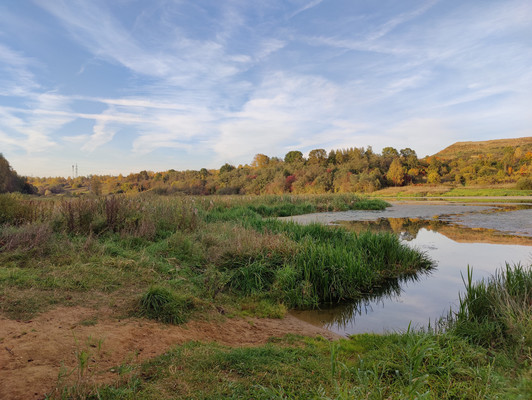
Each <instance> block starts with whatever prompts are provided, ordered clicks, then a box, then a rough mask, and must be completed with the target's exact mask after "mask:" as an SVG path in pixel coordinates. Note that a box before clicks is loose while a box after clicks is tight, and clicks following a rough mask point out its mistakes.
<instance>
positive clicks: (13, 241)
mask: <svg viewBox="0 0 532 400" xmlns="http://www.w3.org/2000/svg"><path fill="white" fill-rule="evenodd" d="M0 204H2V205H3V208H1V211H0V213H1V215H0V216H1V218H2V222H3V224H2V225H0V249H1V251H0V263H1V265H2V267H1V268H0V300H1V301H0V312H2V313H3V314H4V315H7V316H9V317H12V318H18V319H20V318H21V319H27V318H31V317H32V316H33V315H35V313H39V312H41V311H44V310H46V309H48V308H49V307H52V306H55V305H58V304H64V305H75V304H84V305H93V306H95V307H98V306H99V305H102V304H105V303H115V302H116V301H119V302H120V303H121V304H123V308H124V309H123V310H122V312H132V311H131V310H132V309H134V308H135V307H137V308H139V307H140V304H141V302H139V301H140V300H139V299H141V298H142V296H143V295H144V294H145V293H147V292H148V291H149V288H150V287H152V286H159V287H165V288H167V289H168V290H172V291H177V292H178V293H179V295H180V296H184V297H185V298H186V297H189V298H206V299H208V301H211V303H212V304H214V303H215V302H216V303H218V302H223V301H228V302H229V303H230V304H232V305H235V304H236V306H235V307H236V311H238V310H239V309H241V307H240V306H239V305H238V302H239V301H244V302H245V301H247V300H244V298H245V297H252V298H258V299H259V301H266V302H269V303H271V304H273V306H274V309H275V308H276V307H281V309H282V307H285V304H284V303H285V302H286V301H287V299H288V298H289V296H282V295H281V296H279V291H278V290H277V289H278V285H276V280H275V279H276V276H277V272H276V271H277V270H278V269H280V268H283V267H284V266H285V265H295V264H294V263H295V262H296V261H295V255H297V254H300V253H302V252H304V251H305V248H304V246H302V245H300V244H299V243H297V242H296V240H294V239H292V238H290V237H288V236H287V235H288V234H287V232H288V231H286V230H284V231H283V229H279V228H278V229H277V232H273V231H271V230H270V231H266V230H264V229H259V228H258V225H259V224H261V221H262V220H263V217H270V216H280V215H287V214H297V213H303V212H309V211H323V210H340V209H342V210H345V209H356V208H364V209H366V208H368V207H369V208H371V207H373V208H377V209H382V208H383V207H385V206H386V203H385V202H383V201H380V200H377V201H373V200H367V199H362V198H360V197H358V196H354V195H340V196H331V195H316V196H265V197H238V196H233V197H231V196H226V197H181V196H176V197H168V196H164V197H162V196H155V195H153V194H149V193H148V194H143V195H137V196H109V197H88V196H86V197H78V198H66V197H61V198H52V199H49V198H47V199H40V198H35V197H29V196H21V195H0ZM265 229H268V228H265ZM316 240H319V239H316ZM274 288H276V290H274ZM94 293H98V295H94ZM102 293H103V294H105V295H104V296H101V294H102ZM36 299H38V301H37V300H36ZM235 299H241V300H236V303H235ZM292 305H293V304H289V303H286V306H288V307H291V306H292ZM251 309H256V310H257V312H258V313H259V314H264V311H259V309H257V308H256V307H255V308H253V307H252V308H251ZM137 312H140V311H139V310H137ZM133 313H134V312H133ZM272 313H273V314H275V312H273V311H272Z"/></svg>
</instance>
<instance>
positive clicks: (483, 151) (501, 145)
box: [434, 136, 532, 160]
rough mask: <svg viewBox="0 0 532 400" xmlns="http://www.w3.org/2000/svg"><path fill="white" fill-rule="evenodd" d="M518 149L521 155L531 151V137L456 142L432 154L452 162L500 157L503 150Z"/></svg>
mask: <svg viewBox="0 0 532 400" xmlns="http://www.w3.org/2000/svg"><path fill="white" fill-rule="evenodd" d="M518 147H520V148H521V150H522V151H523V153H526V152H528V151H532V136H529V137H522V138H516V139H497V140H484V141H479V142H456V143H454V144H452V145H450V146H449V147H446V148H445V149H443V150H441V151H440V152H438V153H436V154H434V156H435V157H437V158H440V159H443V160H454V159H457V158H462V159H464V158H470V157H471V158H475V157H478V156H479V155H488V154H491V155H492V156H495V157H499V156H500V157H502V156H503V155H504V153H505V149H507V148H512V149H513V150H515V149H516V148H518Z"/></svg>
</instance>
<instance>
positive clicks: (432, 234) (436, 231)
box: [294, 218, 532, 335]
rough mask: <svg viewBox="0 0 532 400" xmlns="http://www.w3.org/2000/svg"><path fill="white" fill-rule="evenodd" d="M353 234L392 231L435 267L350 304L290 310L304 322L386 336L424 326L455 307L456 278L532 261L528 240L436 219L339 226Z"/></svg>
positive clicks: (459, 284) (459, 283)
mask: <svg viewBox="0 0 532 400" xmlns="http://www.w3.org/2000/svg"><path fill="white" fill-rule="evenodd" d="M339 224H341V225H342V226H345V227H347V228H349V229H352V230H354V231H363V230H371V231H391V232H395V233H397V234H398V235H400V237H401V239H402V240H404V241H405V242H407V243H408V244H409V245H410V246H413V247H416V248H418V249H420V250H421V251H425V252H426V253H427V254H428V255H429V256H430V257H431V258H432V259H433V260H435V261H436V263H437V269H435V270H433V271H432V272H431V273H430V274H421V275H420V274H417V275H410V276H407V277H402V278H401V279H396V280H391V281H390V282H389V285H387V286H386V287H381V288H379V290H377V291H374V292H373V293H368V294H367V295H366V296H364V297H363V298H361V299H360V300H359V301H357V302H355V303H349V304H339V305H335V306H328V307H322V308H321V309H320V310H312V311H295V312H294V315H295V316H296V317H298V318H300V319H302V320H305V321H307V322H309V323H312V324H315V325H319V326H323V327H326V328H327V329H329V330H332V331H334V332H337V333H339V334H343V335H349V334H355V333H363V332H377V333H379V332H385V331H395V330H406V329H407V327H408V326H409V324H410V323H411V324H412V326H413V327H422V326H427V324H428V323H429V321H435V320H437V319H438V318H439V317H441V316H442V315H444V314H445V313H446V312H447V311H448V310H449V308H450V307H456V305H457V304H458V293H459V292H461V291H463V282H462V278H461V274H462V273H465V271H466V269H467V266H468V265H469V266H471V267H472V268H473V274H474V275H473V278H474V280H480V279H481V278H484V277H488V276H490V275H491V274H493V273H494V272H495V270H496V269H498V268H501V267H503V266H504V265H505V263H506V262H510V263H518V262H520V263H522V264H525V265H529V264H531V263H532V247H530V246H531V245H532V238H530V237H516V236H507V235H503V234H501V232H498V231H494V230H489V229H474V228H464V227H458V226H455V225H453V224H452V223H449V222H446V221H443V220H441V219H439V218H433V219H423V218H381V219H377V220H374V221H348V222H340V223H339Z"/></svg>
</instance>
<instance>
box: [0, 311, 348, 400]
mask: <svg viewBox="0 0 532 400" xmlns="http://www.w3.org/2000/svg"><path fill="white" fill-rule="evenodd" d="M92 324H94V325H92ZM287 333H295V334H301V335H307V336H317V335H321V336H323V337H326V338H328V339H331V340H332V339H335V338H338V337H339V336H338V335H336V334H334V333H332V332H329V331H327V330H325V329H322V328H319V327H315V326H312V325H310V324H307V323H305V322H302V321H301V320H298V319H296V318H294V317H293V316H290V315H287V316H286V317H285V318H284V319H281V320H279V319H275V320H272V319H257V318H248V319H236V318H234V319H230V318H225V319H224V320H223V321H220V322H203V321H201V322H198V321H193V322H190V323H188V324H186V325H184V326H169V325H164V324H160V323H156V322H152V321H147V320H141V319H125V320H118V319H116V318H115V317H113V316H112V314H111V313H110V312H107V311H105V310H104V311H101V310H100V311H95V310H92V309H87V308H80V307H76V308H63V307H62V308H57V309H55V310H52V311H49V312H47V313H44V314H41V315H40V316H38V317H37V318H35V319H33V320H31V321H28V322H20V321H13V320H8V319H5V318H0V399H3V400H10V399H43V398H44V396H45V394H46V393H51V392H52V391H53V390H54V389H55V387H56V385H57V382H58V376H59V373H60V370H61V368H63V370H67V371H74V373H73V374H72V375H71V377H70V380H71V381H73V382H75V381H76V376H77V371H76V370H75V368H76V365H77V361H76V354H77V353H79V352H80V351H85V352H88V353H89V354H90V361H89V364H90V369H89V372H88V374H86V376H87V377H88V378H87V379H90V380H91V382H98V383H104V382H105V383H112V382H114V381H116V380H117V379H118V373H117V369H116V367H117V366H119V365H121V364H123V363H138V362H142V361H145V360H147V359H150V358H153V357H155V356H157V355H160V354H162V353H164V352H165V351H167V350H168V349H169V348H170V347H172V346H174V345H176V344H181V343H184V342H187V341H191V340H197V341H204V342H209V341H216V342H218V343H222V344H225V345H229V346H253V345H259V344H263V343H266V342H267V341H268V339H269V338H271V337H279V336H283V335H285V334H287Z"/></svg>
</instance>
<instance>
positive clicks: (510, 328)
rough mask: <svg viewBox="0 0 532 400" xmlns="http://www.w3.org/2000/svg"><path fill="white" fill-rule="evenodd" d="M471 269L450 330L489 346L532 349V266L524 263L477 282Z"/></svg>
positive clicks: (450, 320) (453, 314)
mask: <svg viewBox="0 0 532 400" xmlns="http://www.w3.org/2000/svg"><path fill="white" fill-rule="evenodd" d="M472 276H473V272H472V270H470V269H468V276H467V280H465V279H464V283H465V285H466V292H465V294H464V295H463V296H460V307H459V309H458V311H457V312H455V313H451V315H450V316H449V319H448V321H447V323H448V325H449V326H448V329H450V330H452V331H453V332H454V333H455V334H457V335H459V336H462V337H465V338H467V339H468V340H470V341H471V342H473V343H475V344H479V345H482V346H485V347H495V348H502V347H505V348H507V349H514V350H517V351H521V352H525V353H526V351H527V350H526V349H528V351H530V348H531V347H532V317H531V316H532V266H523V265H520V264H517V265H514V266H510V265H509V264H507V265H506V268H505V269H503V270H500V271H498V272H497V273H496V274H495V275H493V276H492V277H491V278H489V279H488V280H484V279H483V280H481V281H480V282H476V283H473V278H472Z"/></svg>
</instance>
